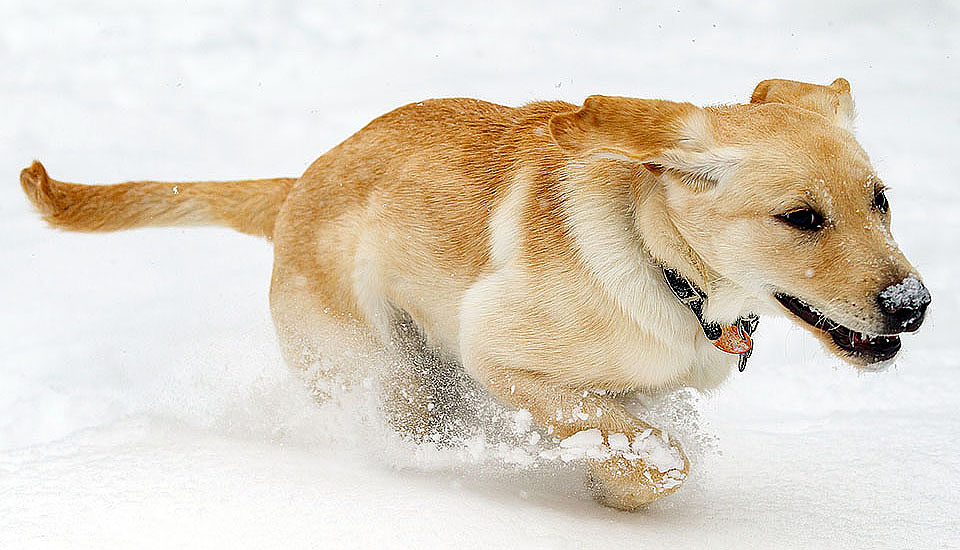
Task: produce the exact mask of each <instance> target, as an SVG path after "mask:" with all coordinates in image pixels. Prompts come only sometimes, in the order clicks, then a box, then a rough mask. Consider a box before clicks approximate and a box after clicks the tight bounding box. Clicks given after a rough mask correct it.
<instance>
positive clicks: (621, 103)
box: [550, 96, 743, 189]
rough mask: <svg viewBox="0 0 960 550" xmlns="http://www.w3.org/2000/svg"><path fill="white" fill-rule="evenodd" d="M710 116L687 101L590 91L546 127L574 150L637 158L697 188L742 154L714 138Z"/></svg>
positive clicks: (663, 175) (725, 171) (727, 171)
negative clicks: (578, 105) (591, 93)
mask: <svg viewBox="0 0 960 550" xmlns="http://www.w3.org/2000/svg"><path fill="white" fill-rule="evenodd" d="M710 117H711V115H710V114H709V113H708V112H707V111H705V110H703V109H701V108H699V107H696V106H694V105H691V104H689V103H675V102H672V101H660V100H649V99H633V98H626V97H606V96H590V97H589V98H587V100H586V101H585V102H584V104H583V107H581V108H580V109H578V110H576V111H572V112H569V113H561V114H558V115H554V116H553V118H552V119H551V120H550V133H551V134H552V135H553V139H554V140H555V141H556V142H557V144H558V145H560V147H561V148H563V149H564V150H566V151H568V152H570V153H574V154H576V155H578V156H588V157H595V158H605V159H610V160H615V161H622V162H631V163H636V164H638V165H643V167H644V168H646V169H647V170H649V171H650V172H652V173H653V174H654V175H656V176H658V177H661V178H670V179H676V180H679V181H681V182H683V183H684V184H687V185H690V186H693V187H696V188H698V189H702V188H706V187H709V186H711V185H713V184H715V183H717V182H718V181H720V180H721V179H723V178H724V177H725V176H727V175H728V174H730V173H732V171H733V170H734V169H735V168H736V166H737V164H739V162H740V160H741V159H742V157H743V155H742V154H741V153H740V152H739V151H738V150H737V149H735V148H732V147H722V146H720V145H719V144H718V143H717V139H716V137H715V136H716V132H715V130H714V127H713V124H711V118H710Z"/></svg>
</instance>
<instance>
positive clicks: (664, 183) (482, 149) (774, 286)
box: [21, 78, 930, 510]
mask: <svg viewBox="0 0 960 550" xmlns="http://www.w3.org/2000/svg"><path fill="white" fill-rule="evenodd" d="M853 117H854V105H853V99H852V97H851V94H850V86H849V84H848V83H847V81H846V80H844V79H842V78H840V79H837V80H835V81H834V82H833V83H832V84H830V85H829V86H820V85H814V84H806V83H801V82H794V81H788V80H766V81H764V82H761V83H760V84H759V85H758V86H757V87H756V89H755V91H754V93H753V95H752V97H751V100H750V102H749V104H738V105H723V106H715V107H705V108H701V107H697V106H694V105H691V104H689V103H677V102H672V101H661V100H649V99H633V98H626V97H607V96H599V95H598V96H591V97H589V98H587V99H586V101H585V102H584V104H583V105H582V106H576V105H572V104H569V103H564V102H560V101H546V102H536V103H530V104H528V105H524V106H522V107H515V108H514V107H505V106H501V105H495V104H492V103H487V102H484V101H479V100H475V99H438V100H429V101H423V102H420V103H414V104H411V105H407V106H405V107H401V108H399V109H396V110H394V111H392V112H390V113H387V114H385V115H383V116H381V117H379V118H377V119H376V120H374V121H373V122H371V123H370V124H368V125H367V126H366V127H365V128H363V129H362V130H360V131H359V132H357V133H356V134H354V135H353V136H351V137H350V138H348V139H347V140H346V141H344V142H343V143H341V144H340V145H338V146H336V147H334V148H333V149H332V150H330V151H329V152H327V153H325V154H324V155H323V156H321V157H320V158H319V159H317V160H316V161H315V162H314V163H313V164H312V165H311V166H310V167H309V168H308V169H307V171H306V172H305V173H304V174H303V175H302V176H301V177H299V178H277V179H266V180H251V181H232V182H191V183H162V182H131V183H124V184H119V185H108V186H89V185H80V184H73V183H63V182H60V181H56V180H53V179H51V178H50V177H48V175H47V173H46V171H45V170H44V167H43V166H42V165H41V164H40V163H39V162H35V163H34V164H33V165H32V166H31V167H29V168H27V169H25V170H24V171H23V172H22V174H21V184H22V186H23V190H24V192H25V193H26V195H27V196H28V197H29V199H30V200H31V201H32V202H33V204H34V205H35V206H36V207H37V208H38V209H39V211H40V212H41V213H42V214H43V216H44V218H45V219H46V220H47V221H48V222H49V223H50V224H52V225H53V226H56V227H60V228H63V229H68V230H73V231H115V230H121V229H130V228H135V227H145V226H166V225H191V224H192V225H197V224H214V225H226V226H229V227H233V228H235V229H237V230H239V231H241V232H244V233H249V234H252V235H258V236H261V237H266V238H267V239H271V240H272V241H273V244H274V251H275V262H274V269H273V278H272V281H271V287H270V303H271V309H272V312H273V316H274V320H275V323H276V328H277V333H278V337H279V340H280V344H281V348H282V352H283V355H284V357H285V359H286V360H287V361H288V362H289V363H290V364H291V365H294V366H297V367H299V368H304V369H308V368H310V366H311V364H313V363H315V362H316V361H317V360H318V357H321V356H323V354H324V353H325V351H324V350H325V349H331V346H336V345H337V341H338V340H337V338H331V337H330V336H329V335H332V334H338V333H342V334H353V335H355V337H354V338H353V339H354V340H356V341H361V342H363V343H364V345H370V346H374V347H379V348H382V349H386V350H393V352H396V353H400V354H402V353H403V350H408V351H410V350H413V351H412V352H411V353H433V354H436V356H437V357H439V358H440V359H442V361H445V362H447V363H450V364H455V365H458V366H462V371H465V372H466V373H468V374H469V375H470V377H471V378H472V380H474V381H475V382H476V383H478V384H480V385H481V386H483V387H485V388H486V389H487V390H488V391H489V392H490V393H492V394H493V395H494V396H496V397H497V398H499V399H500V400H501V401H503V402H504V403H506V404H507V405H509V406H512V407H516V408H522V409H526V410H527V411H529V413H530V415H532V418H533V420H534V422H535V423H536V424H537V425H538V426H539V427H540V428H541V429H542V431H543V433H545V434H548V437H551V438H553V439H554V440H555V441H565V440H568V439H569V438H572V437H575V436H576V437H578V438H579V439H581V440H582V439H588V440H589V439H591V438H592V439H594V440H596V441H597V442H601V443H602V445H603V447H604V448H606V449H607V450H608V453H607V454H606V455H604V456H600V457H594V458H592V459H590V462H589V478H590V482H591V486H592V487H593V488H594V490H595V493H596V495H597V498H598V499H599V500H600V501H601V502H603V503H605V504H607V505H609V506H613V507H616V508H621V509H628V510H632V509H636V508H639V507H642V506H643V505H645V504H647V503H649V502H651V501H653V500H655V499H658V498H660V497H663V496H665V495H667V494H670V493H672V492H674V491H676V490H677V489H678V488H679V487H680V486H681V484H682V482H683V481H684V479H685V478H686V476H687V472H688V469H689V461H688V460H687V458H686V457H685V455H684V454H683V452H682V450H681V449H680V446H679V445H678V443H677V442H676V441H675V440H673V439H671V438H669V437H666V436H664V434H662V433H661V431H660V430H658V429H656V428H654V427H651V426H648V425H647V424H646V423H644V422H642V421H641V420H639V419H638V418H636V417H635V416H634V415H632V414H631V413H629V412H628V411H627V410H626V409H625V408H624V406H623V405H622V404H621V402H620V401H619V398H620V397H621V396H622V395H623V394H625V393H628V392H636V391H645V392H659V391H665V390H669V389H673V388H677V387H680V386H691V387H695V388H699V389H708V388H714V387H716V386H717V385H719V384H720V383H721V382H722V381H723V380H724V379H725V378H727V376H728V375H729V373H730V371H731V370H732V369H733V367H734V366H735V365H739V366H740V368H741V369H742V368H743V367H744V366H745V364H746V358H747V357H748V356H749V353H750V351H751V350H752V346H753V342H752V339H751V336H752V332H753V329H754V327H755V326H756V321H757V319H758V317H757V316H758V315H759V314H762V313H775V314H776V313H780V314H786V315H788V316H790V317H791V318H793V319H794V320H795V321H796V322H797V323H798V324H800V325H801V326H803V327H805V328H806V329H807V330H808V331H810V332H811V333H812V334H813V335H814V336H816V337H817V338H818V339H820V341H822V342H823V343H824V345H825V346H826V348H827V349H828V350H829V351H830V352H832V353H833V354H835V355H837V356H839V357H840V358H842V359H844V360H845V361H847V362H849V363H852V364H853V365H855V366H857V367H860V368H872V367H875V366H876V365H878V364H881V363H883V362H887V361H889V360H891V359H892V358H893V357H894V356H895V355H896V354H897V352H898V351H899V349H900V345H901V341H900V337H899V334H900V333H903V332H909V331H915V330H917V329H918V328H919V327H920V324H921V323H922V321H923V318H924V314H925V310H926V308H927V306H928V304H929V303H930V293H929V292H928V291H927V289H926V288H925V286H924V285H923V283H922V281H921V279H920V276H919V275H918V273H917V271H916V270H915V269H914V268H913V267H912V266H911V265H910V263H909V262H908V261H907V259H906V258H905V257H904V255H903V254H902V253H901V252H900V250H899V248H898V247H897V244H896V243H895V241H894V239H893V236H892V235H891V233H890V208H889V204H888V202H887V199H886V196H885V194H884V184H883V182H882V181H881V180H880V178H879V177H878V176H877V174H876V172H875V170H874V169H873V167H872V166H871V164H870V160H869V158H868V157H867V154H866V153H865V152H864V151H863V149H862V148H861V147H860V145H859V144H858V143H857V140H856V138H855V136H854V134H853V133H852V132H851V128H852V123H853ZM325 335H326V336H325ZM404 338H417V339H419V340H420V341H421V342H422V345H420V346H409V345H406V346H405V345H402V344H401V345H398V344H397V342H398V341H399V340H402V339H404ZM417 350H419V351H417ZM391 353H392V352H391ZM458 368H459V367H458ZM441 372H446V371H441ZM451 376H453V375H452V374H451ZM398 380H400V381H401V382H398V386H397V387H399V388H401V390H402V389H403V387H404V386H403V384H404V383H406V384H411V386H410V387H409V388H408V389H409V390H410V391H401V392H400V393H402V394H403V395H404V396H405V397H406V398H405V399H402V398H397V399H395V402H396V404H395V407H394V409H395V411H401V412H397V413H396V414H395V417H397V418H401V417H404V418H420V420H423V421H425V422H429V416H430V415H431V414H432V413H431V411H434V410H435V408H434V407H427V406H425V404H424V401H423V400H418V399H412V398H410V396H414V397H416V396H417V395H419V394H418V393H417V387H416V384H417V376H415V375H411V376H406V377H404V376H402V375H401V376H399V377H398ZM421 393H422V392H421ZM425 399H427V400H429V399H433V396H426V398H425ZM431 404H432V403H431ZM454 406H456V404H455V403H454ZM404 409H407V410H406V413H405V414H406V416H404V414H402V411H403V410H404ZM397 424H398V425H399V426H400V427H402V428H405V429H409V428H410V426H408V425H404V422H403V421H399V422H397Z"/></svg>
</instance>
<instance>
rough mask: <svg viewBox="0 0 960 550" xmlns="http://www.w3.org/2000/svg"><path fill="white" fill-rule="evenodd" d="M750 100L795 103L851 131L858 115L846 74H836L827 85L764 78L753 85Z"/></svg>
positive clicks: (753, 101) (755, 101)
mask: <svg viewBox="0 0 960 550" xmlns="http://www.w3.org/2000/svg"><path fill="white" fill-rule="evenodd" d="M750 103H785V104H787V105H794V106H796V107H800V108H802V109H806V110H808V111H813V112H815V113H820V114H821V115H823V116H825V117H827V120H829V121H831V122H832V123H833V124H834V125H836V126H839V127H841V128H844V129H846V130H851V131H852V130H853V122H854V119H855V118H856V115H857V114H856V110H855V108H854V103H853V96H852V95H851V94H850V83H849V82H847V80H846V79H845V78H838V79H836V80H834V81H833V82H832V83H831V84H830V85H829V86H820V85H819V84H808V83H806V82H797V81H794V80H781V79H777V78H774V79H770V80H764V81H763V82H761V83H760V84H757V87H756V88H754V90H753V95H752V96H751V97H750Z"/></svg>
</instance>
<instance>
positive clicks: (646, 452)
mask: <svg viewBox="0 0 960 550" xmlns="http://www.w3.org/2000/svg"><path fill="white" fill-rule="evenodd" d="M624 439H625V438H624ZM613 443H614V442H613V441H611V444H613ZM611 446H614V445H611ZM689 470H690V462H689V461H688V460H687V457H686V456H685V455H684V454H683V450H682V449H680V445H679V444H678V443H677V442H676V441H674V440H672V439H670V440H665V439H664V438H661V437H660V436H659V434H655V433H652V431H651V430H647V431H646V432H645V433H643V434H638V435H637V436H636V437H635V438H634V441H633V443H632V444H631V445H630V447H629V450H626V449H624V451H623V452H621V453H617V454H615V455H614V456H612V457H610V458H607V459H604V460H594V461H591V463H590V472H589V474H588V485H589V486H590V488H591V490H592V491H593V493H594V497H595V498H596V499H597V501H598V502H600V503H601V504H603V505H605V506H610V507H611V508H617V509H620V510H637V509H638V508H642V507H643V506H645V505H647V504H649V503H651V502H653V501H655V500H657V499H659V498H663V497H665V496H667V495H669V494H671V493H673V492H674V491H676V490H677V489H679V488H680V486H681V485H682V484H683V482H684V481H685V480H686V479H687V474H688V472H689Z"/></svg>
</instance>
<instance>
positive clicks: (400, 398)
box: [383, 312, 485, 444]
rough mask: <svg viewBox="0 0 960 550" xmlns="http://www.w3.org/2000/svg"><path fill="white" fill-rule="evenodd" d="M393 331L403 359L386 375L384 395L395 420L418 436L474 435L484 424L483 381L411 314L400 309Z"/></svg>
mask: <svg viewBox="0 0 960 550" xmlns="http://www.w3.org/2000/svg"><path fill="white" fill-rule="evenodd" d="M392 332H393V335H392V338H391V343H390V347H391V349H392V350H394V351H395V352H396V353H397V358H398V361H397V362H396V363H395V364H394V365H393V368H392V369H391V371H390V372H389V373H387V375H386V376H385V380H386V381H387V383H386V384H385V385H384V395H383V399H384V412H385V413H386V416H387V420H388V421H389V422H390V424H391V425H392V426H393V427H394V429H396V430H397V431H398V432H399V433H401V434H403V435H405V436H407V437H410V438H412V439H413V440H415V441H418V442H420V441H431V442H434V443H439V444H444V443H449V442H451V441H452V440H454V439H455V438H457V437H460V438H462V437H465V436H468V435H470V434H471V433H472V432H473V429H474V428H477V427H478V425H477V420H478V416H479V414H480V411H479V406H480V404H481V403H482V401H483V396H484V394H485V391H484V389H483V387H482V386H481V385H480V384H478V383H477V382H476V381H475V380H473V379H472V378H470V376H468V375H467V374H466V372H464V370H463V367H462V366H461V365H460V364H459V363H457V362H456V361H452V360H450V359H449V358H445V357H444V356H443V354H442V353H441V352H440V350H437V349H434V348H432V347H431V346H430V345H429V344H428V343H427V341H426V338H425V337H424V336H423V334H422V332H421V331H420V330H419V327H417V325H416V323H414V321H413V320H412V319H411V318H410V317H409V315H406V314H405V313H403V312H400V313H399V314H398V315H397V317H396V319H395V321H394V323H393V331H392Z"/></svg>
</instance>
